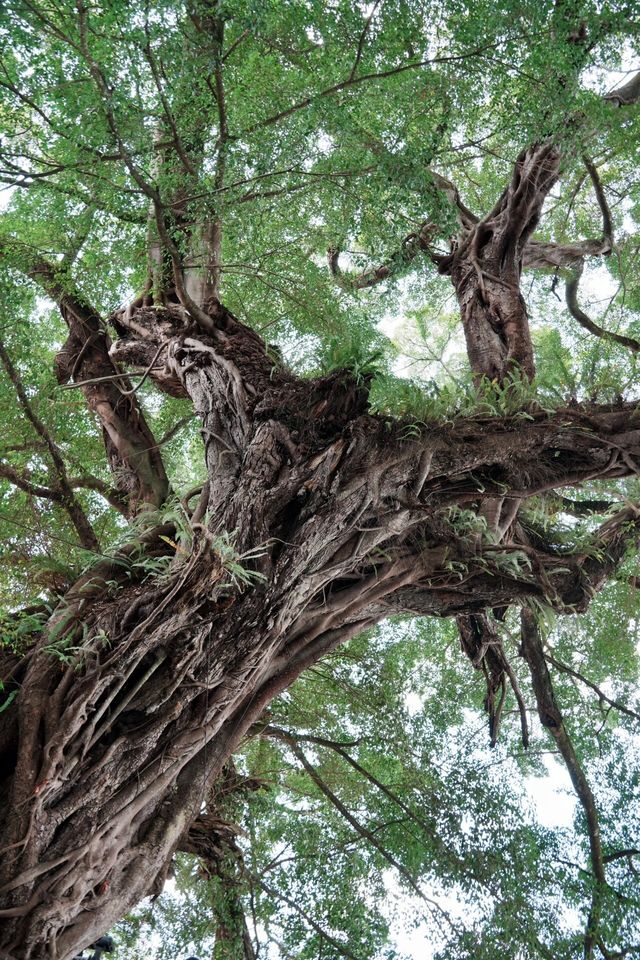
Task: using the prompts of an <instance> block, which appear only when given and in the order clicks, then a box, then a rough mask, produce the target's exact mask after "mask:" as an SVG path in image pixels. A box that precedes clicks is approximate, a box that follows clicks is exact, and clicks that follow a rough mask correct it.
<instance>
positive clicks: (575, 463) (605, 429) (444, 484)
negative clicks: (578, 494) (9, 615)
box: [0, 145, 640, 960]
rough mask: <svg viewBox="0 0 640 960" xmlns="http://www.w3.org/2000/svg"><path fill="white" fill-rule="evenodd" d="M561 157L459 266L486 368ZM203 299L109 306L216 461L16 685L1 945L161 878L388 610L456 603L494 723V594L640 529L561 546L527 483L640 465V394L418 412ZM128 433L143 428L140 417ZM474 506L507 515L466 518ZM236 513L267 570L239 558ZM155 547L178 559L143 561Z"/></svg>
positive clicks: (114, 353) (523, 180)
mask: <svg viewBox="0 0 640 960" xmlns="http://www.w3.org/2000/svg"><path fill="white" fill-rule="evenodd" d="M556 173H557V156H556V154H555V152H554V150H553V149H552V148H551V147H550V146H544V145H543V146H538V147H534V148H532V149H531V150H530V151H525V153H523V154H522V156H521V157H520V158H519V160H518V163H517V165H516V171H515V173H514V177H513V180H512V183H511V184H510V186H509V188H508V189H507V191H506V192H505V194H504V195H503V196H502V197H501V198H500V199H499V200H498V202H497V203H496V206H495V207H494V210H493V211H491V213H490V214H489V215H488V216H487V217H485V218H484V219H483V220H482V221H479V222H478V223H477V224H472V225H470V228H469V231H468V233H467V234H466V235H465V236H464V237H463V239H462V241H461V243H460V245H459V247H458V249H457V250H455V251H454V252H453V253H452V256H451V258H450V259H449V264H448V266H447V265H446V264H445V265H444V266H443V268H444V269H447V270H449V272H450V273H451V276H452V279H453V281H454V284H455V285H456V289H457V291H458V294H459V296H460V300H461V304H462V310H463V321H464V324H465V332H466V334H467V342H468V345H469V354H470V358H471V362H472V366H473V369H474V373H475V374H476V376H478V377H480V376H490V375H495V377H496V378H497V379H502V378H503V377H504V376H506V375H507V373H508V372H509V371H510V370H512V369H521V370H522V371H523V372H524V373H525V374H526V375H527V376H530V375H531V374H532V372H533V367H532V364H533V360H532V356H531V354H530V345H529V342H528V333H527V327H526V310H525V308H524V304H523V302H522V299H521V297H520V294H519V291H518V288H517V284H518V279H519V272H520V268H521V266H522V251H523V249H524V247H525V245H526V242H527V240H528V238H529V236H530V234H531V232H532V230H533V229H534V226H535V222H536V220H537V216H538V215H539V211H540V206H541V204H542V202H543V199H544V196H545V194H546V191H547V190H548V189H549V187H550V185H551V183H552V182H553V180H554V178H555V176H556ZM60 299H61V301H62V302H61V306H62V309H63V312H64V310H65V309H66V304H65V301H64V298H63V297H62V296H61V298H60ZM73 309H74V310H75V307H74V308H73ZM202 312H203V308H202V307H199V308H198V311H197V312H196V314H195V315H194V314H193V313H191V312H190V310H189V307H188V305H187V306H185V305H181V304H178V303H176V302H175V298H174V300H173V302H172V301H171V300H168V301H167V302H166V303H165V304H164V309H162V310H156V309H153V307H152V305H149V303H147V302H145V299H144V298H141V299H140V300H139V301H137V302H136V303H135V304H133V305H131V307H129V308H128V309H127V310H123V311H120V312H119V313H118V315H117V316H116V317H114V323H115V324H116V328H117V330H118V332H119V334H120V339H119V340H118V341H117V342H116V343H115V344H114V345H113V347H112V349H111V355H110V357H109V358H108V360H109V363H112V364H113V363H116V364H117V363H120V362H122V363H134V364H135V365H137V366H141V367H144V368H145V369H146V370H148V374H149V376H150V377H151V378H152V379H153V381H154V382H155V383H156V384H157V386H158V387H159V388H160V389H162V390H166V391H168V392H170V393H173V394H177V395H181V396H185V397H189V398H190V399H191V401H192V402H193V405H194V408H195V411H196V412H197V414H198V416H199V417H200V420H201V423H202V436H203V441H204V448H205V461H206V468H207V475H208V481H207V483H206V484H205V485H204V487H203V491H202V495H201V498H200V503H199V504H198V505H197V507H196V508H195V510H194V511H193V513H192V514H191V515H190V516H188V517H185V524H184V527H185V529H184V530H183V531H182V533H183V541H182V542H179V541H178V539H177V533H176V531H175V530H174V529H173V528H172V527H164V528H158V529H155V530H153V531H151V532H149V533H147V534H146V535H145V537H144V538H143V540H142V541H141V542H139V543H137V544H131V545H130V546H129V547H128V548H125V549H124V550H123V551H122V552H121V554H120V555H119V556H118V557H117V558H114V561H113V562H110V561H109V560H104V561H101V563H100V564H98V565H96V566H95V567H93V568H91V569H90V570H89V571H88V572H87V573H86V575H84V576H83V578H81V580H80V581H79V582H78V583H76V584H75V585H74V586H73V588H72V589H71V590H70V591H69V593H68V594H67V595H66V597H65V598H64V600H63V601H62V602H61V603H60V605H59V606H58V608H57V609H56V610H55V611H54V613H53V615H52V617H51V619H50V620H49V622H48V623H47V624H46V625H45V627H44V628H43V631H42V634H41V636H40V637H39V638H38V639H37V641H36V643H35V645H34V648H33V649H32V651H31V652H30V654H29V656H28V658H26V659H25V660H24V661H23V662H22V663H18V664H16V663H13V664H12V665H11V670H12V671H13V676H14V677H16V678H19V680H20V684H21V687H20V696H19V697H18V700H17V702H16V707H15V716H14V722H13V723H11V726H10V734H9V736H7V737H3V738H2V740H1V741H0V746H2V749H3V751H4V754H3V756H2V758H1V760H2V767H1V769H2V770H3V771H4V772H3V775H2V779H1V780H0V792H1V795H2V800H3V804H2V808H1V809H2V812H1V813H0V919H1V920H2V922H3V925H2V929H1V930H0V955H1V956H3V957H4V958H9V957H10V958H12V960H44V958H58V960H66V958H68V957H71V956H73V955H74V954H75V953H77V952H78V951H79V950H80V948H82V947H83V946H84V945H86V944H88V943H90V942H92V941H93V940H95V939H96V937H97V936H99V935H100V934H102V933H103V932H104V931H105V929H107V928H108V927H109V926H110V925H111V924H112V923H113V922H114V921H116V920H117V919H118V918H119V917H121V916H122V915H123V914H124V913H125V912H126V911H127V910H128V909H129V908H130V907H131V906H133V905H134V904H135V903H136V902H137V901H138V900H139V899H140V898H141V897H142V896H144V895H146V894H148V893H149V892H150V891H151V890H157V889H159V887H160V886H161V884H162V882H163V879H164V877H165V875H166V871H167V869H168V866H169V864H170V860H171V857H172V854H173V852H174V851H175V849H176V848H177V847H178V846H179V845H182V844H183V843H184V838H185V836H186V835H188V831H189V826H190V824H192V823H193V821H194V819H196V817H197V815H198V814H199V812H200V810H201V805H202V801H203V798H204V797H205V796H206V795H207V791H208V790H209V788H210V785H211V783H212V782H213V780H215V778H216V777H217V776H218V775H219V774H220V771H221V770H222V768H223V765H224V764H225V762H226V761H227V759H228V758H229V756H230V755H231V754H232V752H233V750H234V749H235V748H236V747H237V745H238V743H239V742H240V741H241V739H242V737H243V736H245V735H246V733H247V731H248V730H249V729H250V727H251V725H252V724H253V723H254V722H255V721H256V719H257V718H258V717H259V716H260V715H261V713H262V712H263V710H264V708H265V707H266V706H267V704H268V703H269V702H270V700H271V699H272V698H273V697H274V696H276V695H277V694H278V693H279V692H280V691H281V690H283V689H284V688H285V687H286V686H288V685H289V684H290V683H291V682H292V681H293V680H295V678H296V677H297V676H299V674H300V673H301V672H302V671H303V670H304V669H305V668H306V667H308V666H309V665H311V664H313V663H314V662H316V661H317V660H318V659H319V658H320V657H322V656H323V655H324V654H326V653H327V652H329V651H330V650H332V649H333V648H335V647H336V646H337V645H338V644H340V643H342V642H344V641H345V640H347V639H349V638H350V637H352V636H354V635H356V634H357V633H359V632H361V631H362V630H363V629H365V628H367V627H369V626H371V625H373V624H375V623H377V622H378V621H380V620H381V619H383V618H384V617H386V616H388V615H389V614H391V613H400V612H413V613H418V614H428V615H435V616H461V617H462V618H463V621H462V624H463V640H465V643H466V647H465V651H466V652H467V654H468V655H469V656H470V657H471V659H472V660H473V661H474V663H475V664H476V665H484V667H485V668H486V670H487V672H488V676H489V679H490V689H489V690H488V694H490V697H488V703H487V707H488V709H489V711H490V714H491V716H492V718H493V723H494V727H496V728H497V726H499V713H500V711H499V708H498V706H497V705H496V703H495V699H496V693H498V698H500V693H499V691H500V690H503V689H504V685H505V676H506V677H507V678H508V680H509V682H511V683H512V685H513V680H512V678H511V676H510V675H509V669H510V667H509V664H508V662H507V661H506V658H504V656H503V653H502V652H501V650H500V649H499V648H498V646H497V645H495V643H494V644H493V646H492V645H491V643H490V642H488V640H489V641H491V636H490V634H491V631H492V629H493V628H492V625H491V621H490V619H489V618H488V616H487V614H486V613H485V611H486V610H487V609H491V608H494V609H496V610H497V611H499V610H500V608H503V607H505V606H508V605H509V604H513V603H515V604H518V603H523V602H526V601H527V600H528V599H529V598H535V599H537V600H539V601H544V602H546V603H548V604H550V605H551V606H553V607H554V608H555V609H558V610H562V611H564V612H575V611H578V610H583V609H584V608H585V607H586V606H587V604H588V602H589V600H590V598H591V596H592V595H593V592H594V591H595V590H597V589H598V588H599V587H600V586H601V585H602V583H603V582H604V581H605V579H606V578H607V576H608V575H609V573H610V572H611V571H612V570H613V569H614V568H615V566H616V564H617V562H618V561H619V560H620V558H621V556H622V555H623V553H624V550H625V549H626V547H627V546H628V544H629V542H633V541H634V540H635V539H636V538H637V531H638V527H639V524H640V521H639V519H638V514H637V512H636V511H633V510H632V509H631V508H629V509H628V510H624V511H621V512H620V513H618V514H616V515H615V516H614V517H613V518H612V519H611V520H610V521H608V522H607V523H606V524H605V525H604V526H603V527H602V528H601V530H600V532H599V534H598V535H597V536H596V537H595V538H594V540H595V544H594V545H595V546H596V547H597V548H598V550H595V549H591V550H586V551H585V553H584V554H582V553H576V554H570V555H567V554H562V555H558V553H557V552H554V551H553V549H551V548H548V549H547V548H545V544H544V543H542V542H540V541H534V540H533V539H532V538H531V537H530V536H529V534H528V533H527V531H526V530H525V529H524V528H523V527H522V526H521V525H520V523H519V522H518V519H517V508H518V505H519V504H520V503H521V502H523V501H524V500H526V498H528V497H531V496H534V495H538V494H542V493H545V492H549V491H551V490H554V489H555V488H562V487H566V486H568V485H577V484H580V483H582V482H583V481H585V480H587V479H591V478H593V477H596V476H597V477H599V478H601V479H607V478H615V477H624V476H628V475H630V474H632V473H634V472H635V471H636V470H637V465H638V462H639V461H640V415H639V414H638V412H637V409H636V407H635V406H634V405H629V406H623V405H620V406H617V407H616V406H614V407H594V406H592V407H589V408H580V407H577V406H576V407H571V408H569V409H566V410H559V411H557V412H556V413H554V414H548V413H546V412H543V411H537V410H532V411H531V412H530V413H528V415H527V419H524V420H523V419H519V418H517V417H516V418H513V419H509V418H496V419H494V420H492V419H487V418H486V417H485V418H475V419H474V418H469V419H460V420H459V421H457V422H456V423H454V424H447V425H441V426H436V425H432V426H430V427H429V428H425V429H424V430H423V431H422V433H420V434H419V435H418V436H416V435H415V430H412V431H410V432H408V431H407V429H406V426H407V425H406V424H404V423H400V422H396V421H394V420H392V419H391V418H389V417H383V416H373V415H371V414H370V413H369V412H368V409H367V389H366V384H365V383H363V382H361V381H357V380H355V379H354V377H353V376H352V375H351V374H350V373H349V372H347V371H337V372H336V373H334V374H331V375H329V376H326V377H322V378H317V379H315V380H300V379H298V378H296V377H294V376H293V375H292V374H290V373H289V372H288V371H286V370H285V369H283V368H281V367H278V366H275V367H274V364H273V361H272V360H271V359H270V357H269V355H268V352H267V350H266V348H265V345H264V343H263V341H262V340H261V338H260V337H259V336H258V335H257V334H256V333H255V332H253V331H252V330H250V329H249V328H247V327H246V326H244V325H242V324H241V323H239V322H238V321H237V320H236V319H235V318H234V317H233V316H232V315H231V314H230V313H229V312H228V311H227V310H226V309H225V308H224V307H223V306H222V305H221V304H220V303H219V301H218V300H217V299H216V298H211V299H210V300H209V301H208V302H207V304H206V311H205V321H206V322H200V320H201V317H200V314H201V313H202ZM87 322H88V321H87ZM83 329H89V330H92V329H93V328H92V327H90V326H89V327H87V328H84V327H83ZM72 335H73V330H72ZM87 342H88V341H87ZM87 349H89V348H88V347H87ZM100 356H101V357H102V356H103V354H102V353H101V354H100ZM110 382H111V381H109V383H110ZM89 386H90V385H89ZM88 388H89V387H87V389H88ZM92 396H93V394H91V393H90V394H89V398H91V397H92ZM97 409H98V410H99V412H100V411H101V410H102V407H99V408H97ZM115 409H117V404H116V408H115ZM102 412H103V413H104V411H102ZM112 415H113V409H112V407H110V406H107V408H106V413H105V416H106V417H107V418H108V417H110V416H112ZM107 422H108V421H107ZM132 430H133V428H132ZM115 436H116V437H117V438H118V439H119V440H120V441H121V440H122V438H123V437H125V438H126V436H127V431H126V423H123V424H121V429H120V432H116V434H115ZM131 436H134V434H133V433H132V434H131ZM136 442H137V441H136ZM118 449H119V450H122V446H120V447H119V448H118ZM129 462H131V463H133V462H134V460H133V459H131V460H130V461H129ZM143 466H144V464H143ZM145 469H146V467H145ZM140 475H141V476H143V477H144V470H143V469H142V468H141V471H140ZM148 489H149V490H154V489H155V487H154V483H153V482H152V481H151V480H149V482H148ZM460 509H464V510H466V511H471V512H472V513H475V514H476V515H477V516H479V517H485V519H486V521H487V524H488V525H489V526H492V529H493V528H495V531H498V533H499V536H498V537H495V536H494V537H491V538H484V539H483V538H482V536H481V535H479V534H478V533H477V532H475V533H472V534H470V533H469V532H468V530H465V529H464V528H461V527H460V525H459V524H458V521H457V516H458V511H459V510H460ZM230 532H233V539H234V542H235V550H236V552H237V557H236V558H235V561H234V562H237V563H239V564H241V565H243V566H244V567H245V568H246V569H247V570H248V571H249V573H248V576H244V575H242V576H240V575H239V573H238V568H237V567H235V568H234V567H233V566H232V565H231V564H230V563H229V555H230V547H229V540H228V537H226V535H227V534H228V533H230ZM161 556H164V557H165V558H166V564H167V568H166V570H165V571H164V573H163V574H162V575H161V576H156V577H151V578H150V577H149V576H148V574H149V562H150V561H151V560H157V559H158V557H161ZM513 556H517V557H518V558H519V565H518V564H517V565H516V568H515V569H514V567H513V564H509V565H506V564H505V560H506V559H507V558H509V557H513ZM234 571H235V572H234ZM471 618H473V619H471ZM465 630H466V634H465ZM465 638H466V639H465ZM52 650H53V651H54V653H57V656H54V655H52ZM514 689H515V687H514ZM494 732H495V730H494Z"/></svg>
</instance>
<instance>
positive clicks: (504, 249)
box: [440, 143, 560, 382]
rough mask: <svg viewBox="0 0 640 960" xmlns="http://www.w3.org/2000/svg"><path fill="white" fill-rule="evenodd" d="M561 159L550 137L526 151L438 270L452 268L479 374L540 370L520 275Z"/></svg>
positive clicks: (472, 358)
mask: <svg viewBox="0 0 640 960" xmlns="http://www.w3.org/2000/svg"><path fill="white" fill-rule="evenodd" d="M559 163H560V156H559V153H558V151H557V149H556V147H555V146H554V145H553V144H552V143H542V144H536V145H535V146H533V147H530V148H528V149H527V150H524V151H523V152H522V153H521V154H520V156H519V157H518V160H517V162H516V164H515V168H514V172H513V176H512V179H511V183H510V184H509V186H508V187H507V189H506V190H505V191H504V193H503V194H502V196H501V197H500V198H499V199H498V201H497V203H496V204H495V206H494V208H493V210H491V212H490V213H488V214H487V216H486V217H483V219H482V220H480V221H478V223H475V224H474V225H473V226H472V227H471V229H470V230H467V231H465V233H464V234H463V236H462V239H461V240H460V242H459V244H458V246H457V248H456V249H454V250H453V252H452V254H451V256H450V257H448V258H444V259H443V260H441V264H440V269H441V270H443V271H444V272H448V273H450V275H451V279H452V281H453V284H454V286H455V289H456V294H457V296H458V302H459V304H460V309H461V313H462V325H463V328H464V334H465V338H466V342H467V354H468V356H469V362H470V364H471V369H472V371H473V374H474V376H475V378H476V379H477V380H480V379H482V378H483V377H486V378H488V379H489V380H496V381H497V382H502V381H503V380H504V378H505V377H506V376H507V375H508V374H509V373H510V372H516V371H518V372H520V373H521V374H522V375H523V376H525V377H527V378H529V379H532V378H533V376H534V374H535V364H534V358H533V348H532V345H531V337H530V336H529V321H528V317H527V308H526V304H525V302H524V299H523V297H522V294H521V293H520V274H521V272H522V267H523V258H524V254H525V251H526V249H527V242H528V240H529V238H530V237H531V234H532V233H533V231H534V230H535V228H536V226H537V223H538V220H539V218H540V213H541V210H542V204H543V203H544V200H545V198H546V196H547V194H548V192H549V190H550V189H551V187H552V186H553V184H554V182H555V181H556V179H557V176H558V169H559Z"/></svg>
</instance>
